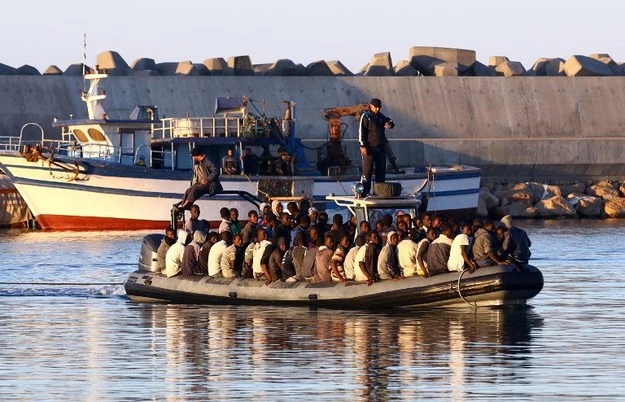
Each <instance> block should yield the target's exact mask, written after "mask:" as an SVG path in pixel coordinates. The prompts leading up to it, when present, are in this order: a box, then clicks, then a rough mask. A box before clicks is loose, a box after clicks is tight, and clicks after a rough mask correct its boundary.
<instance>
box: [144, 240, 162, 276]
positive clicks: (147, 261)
mask: <svg viewBox="0 0 625 402" xmlns="http://www.w3.org/2000/svg"><path fill="white" fill-rule="evenodd" d="M163 237H164V235H162V234H160V233H152V234H149V235H147V236H145V237H144V238H143V241H142V242H141V253H140V254H139V269H143V270H145V271H151V272H158V271H159V269H158V257H157V256H156V251H157V250H158V246H159V245H160V244H161V240H163Z"/></svg>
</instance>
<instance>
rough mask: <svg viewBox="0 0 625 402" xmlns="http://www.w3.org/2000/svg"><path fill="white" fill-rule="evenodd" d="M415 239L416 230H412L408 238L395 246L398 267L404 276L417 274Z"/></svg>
mask: <svg viewBox="0 0 625 402" xmlns="http://www.w3.org/2000/svg"><path fill="white" fill-rule="evenodd" d="M416 237H417V229H412V230H411V231H410V232H409V233H408V237H406V238H405V239H404V240H402V241H400V242H399V244H398V245H397V256H398V258H399V267H400V268H401V270H402V274H403V275H404V276H412V275H414V274H415V273H416V272H417V249H418V248H419V245H418V244H417V243H416V242H415V241H414V239H416Z"/></svg>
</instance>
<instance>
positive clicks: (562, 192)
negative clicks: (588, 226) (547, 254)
mask: <svg viewBox="0 0 625 402" xmlns="http://www.w3.org/2000/svg"><path fill="white" fill-rule="evenodd" d="M482 184H483V186H482V188H481V189H480V198H479V205H478V215H479V216H482V217H491V218H501V217H503V216H505V215H511V216H513V217H516V218H528V219H531V218H562V217H566V218H625V182H618V181H608V180H602V181H595V182H582V181H578V182H569V183H561V184H559V185H557V184H556V185H550V184H543V183H537V182H502V181H492V180H488V179H487V180H485V181H484V182H483V183H482Z"/></svg>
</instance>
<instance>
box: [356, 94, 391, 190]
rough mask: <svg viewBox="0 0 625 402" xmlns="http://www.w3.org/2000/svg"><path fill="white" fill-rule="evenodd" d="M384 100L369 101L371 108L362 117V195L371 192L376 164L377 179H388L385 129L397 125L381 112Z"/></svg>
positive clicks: (381, 181) (360, 140) (360, 139)
mask: <svg viewBox="0 0 625 402" xmlns="http://www.w3.org/2000/svg"><path fill="white" fill-rule="evenodd" d="M381 108H382V101H380V100H379V99H377V98H373V99H371V102H369V110H368V111H366V112H365V113H363V115H362V116H361V117H360V129H359V135H358V140H359V142H360V154H361V155H362V185H363V193H362V197H366V196H368V195H369V193H370V192H371V174H372V173H373V165H375V181H376V182H378V183H384V181H385V180H386V150H385V146H386V143H387V142H388V140H387V139H386V134H385V132H384V131H385V130H386V129H392V128H393V127H395V123H394V122H393V120H391V119H390V118H389V117H386V116H385V115H383V114H382V113H380V109H381Z"/></svg>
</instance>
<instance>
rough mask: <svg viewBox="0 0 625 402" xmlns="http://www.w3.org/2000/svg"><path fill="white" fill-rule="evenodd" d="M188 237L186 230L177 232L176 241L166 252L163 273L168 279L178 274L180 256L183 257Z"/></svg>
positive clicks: (180, 262)
mask: <svg viewBox="0 0 625 402" xmlns="http://www.w3.org/2000/svg"><path fill="white" fill-rule="evenodd" d="M188 235H189V233H187V231H186V230H178V240H177V241H176V243H175V244H173V245H172V246H171V247H169V250H167V254H166V255H165V271H163V273H164V274H165V275H166V276H167V277H168V278H171V277H172V276H176V275H178V274H179V273H180V266H181V265H182V256H183V255H184V248H185V245H186V243H187V236H188Z"/></svg>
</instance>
